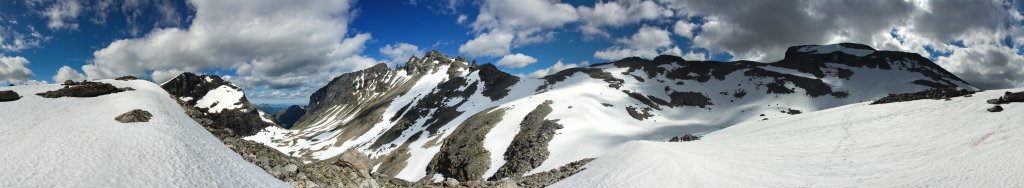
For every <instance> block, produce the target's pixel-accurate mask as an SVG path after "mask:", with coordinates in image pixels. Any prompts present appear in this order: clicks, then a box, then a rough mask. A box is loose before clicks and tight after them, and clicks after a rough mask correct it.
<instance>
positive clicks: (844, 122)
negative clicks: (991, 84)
mask: <svg viewBox="0 0 1024 188" xmlns="http://www.w3.org/2000/svg"><path fill="white" fill-rule="evenodd" d="M1005 91H1006V90H993V91H985V92H979V93H976V94H974V96H973V97H956V98H952V100H950V101H943V100H917V101H909V102H898V103H889V104H878V105H869V104H868V103H867V102H865V103H856V104H851V105H846V106H841V107H836V108H831V109H826V110H821V111H816V112H810V113H805V114H799V115H794V116H789V117H780V118H774V119H770V120H766V121H750V122H745V123H740V124H737V125H733V126H730V127H728V128H725V129H722V130H719V131H715V132H711V133H709V134H707V135H705V136H704V137H703V138H702V139H701V140H699V141H692V142H657V141H633V142H629V143H627V144H623V145H622V146H620V147H618V148H617V149H613V150H612V151H610V152H608V155H605V156H603V157H601V158H599V159H597V160H595V161H593V162H591V163H589V164H588V165H586V166H585V168H586V169H585V170H583V171H582V172H580V173H578V174H576V175H574V176H571V177H569V178H568V179H565V180H563V181H561V182H558V183H556V184H554V185H553V186H552V187H1021V186H1024V147H1021V145H1020V143H1024V116H1021V114H1024V103H1010V104H1005V105H1002V106H1003V107H1005V109H1006V110H1005V111H1003V112H997V113H992V112H988V111H986V108H989V107H991V106H992V105H990V104H986V103H985V101H986V100H988V99H994V98H999V96H1001V95H1003V93H1004V92H1005ZM1014 92H1017V90H1014Z"/></svg>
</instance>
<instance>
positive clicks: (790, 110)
mask: <svg viewBox="0 0 1024 188" xmlns="http://www.w3.org/2000/svg"><path fill="white" fill-rule="evenodd" d="M782 113H786V114H789V115H797V114H800V113H803V112H802V111H800V110H797V109H792V108H790V109H786V110H785V111H782Z"/></svg>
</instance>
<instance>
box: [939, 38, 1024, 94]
mask: <svg viewBox="0 0 1024 188" xmlns="http://www.w3.org/2000/svg"><path fill="white" fill-rule="evenodd" d="M1016 51H1017V50H1015V49H1012V48H1009V47H1005V46H995V45H983V46H975V47H972V48H958V49H955V50H953V54H951V55H950V56H948V57H939V59H938V63H939V65H941V66H943V67H944V68H946V69H948V70H949V71H950V72H952V73H953V74H956V75H957V76H959V77H960V79H963V80H964V81H967V82H968V83H971V84H973V85H974V86H976V87H979V88H985V89H1002V88H1013V87H1019V86H1021V84H1024V56H1021V55H1020V54H1017V53H1016ZM982 62H983V63H982Z"/></svg>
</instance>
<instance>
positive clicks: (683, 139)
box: [668, 134, 700, 142]
mask: <svg viewBox="0 0 1024 188" xmlns="http://www.w3.org/2000/svg"><path fill="white" fill-rule="evenodd" d="M694 140H700V137H699V136H693V135H692V134H686V135H683V136H675V137H672V138H671V139H669V140H668V141H669V142H689V141H694Z"/></svg>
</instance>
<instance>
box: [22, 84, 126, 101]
mask: <svg viewBox="0 0 1024 188" xmlns="http://www.w3.org/2000/svg"><path fill="white" fill-rule="evenodd" d="M68 81H69V82H65V83H64V85H65V86H64V88H62V89H58V90H55V91H47V92H43V93H38V94H36V95H39V96H42V97H46V98H60V97H97V96H101V95H106V94H111V93H118V92H122V91H129V90H132V89H131V88H117V87H114V85H110V84H108V83H101V82H80V83H75V82H74V81H70V80H68ZM69 83H70V84H71V85H68V84H69Z"/></svg>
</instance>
